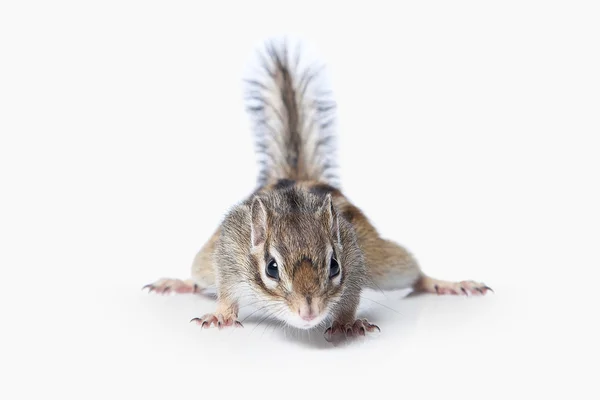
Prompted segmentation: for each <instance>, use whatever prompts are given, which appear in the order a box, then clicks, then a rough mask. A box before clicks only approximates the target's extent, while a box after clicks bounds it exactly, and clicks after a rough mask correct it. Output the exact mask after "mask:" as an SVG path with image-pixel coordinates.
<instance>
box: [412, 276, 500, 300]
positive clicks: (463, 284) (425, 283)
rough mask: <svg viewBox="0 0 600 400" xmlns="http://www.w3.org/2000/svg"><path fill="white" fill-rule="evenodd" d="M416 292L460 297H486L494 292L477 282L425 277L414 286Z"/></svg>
mask: <svg viewBox="0 0 600 400" xmlns="http://www.w3.org/2000/svg"><path fill="white" fill-rule="evenodd" d="M414 289H415V291H418V292H425V293H437V294H455V295H456V294H458V295H466V296H470V295H484V294H486V293H487V292H488V291H491V292H493V290H492V288H491V287H489V286H486V285H485V284H484V283H479V282H475V281H460V282H451V281H442V280H439V279H433V278H430V277H428V276H425V275H424V276H423V277H422V278H421V279H419V280H418V281H417V282H416V283H415V285H414Z"/></svg>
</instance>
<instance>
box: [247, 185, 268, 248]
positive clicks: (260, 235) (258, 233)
mask: <svg viewBox="0 0 600 400" xmlns="http://www.w3.org/2000/svg"><path fill="white" fill-rule="evenodd" d="M250 214H251V215H252V226H251V229H252V230H251V231H250V238H251V243H252V247H257V246H260V245H261V244H263V243H265V240H266V238H267V210H266V209H265V205H264V204H263V203H262V201H260V199H259V198H258V196H254V199H252V205H251V206H250Z"/></svg>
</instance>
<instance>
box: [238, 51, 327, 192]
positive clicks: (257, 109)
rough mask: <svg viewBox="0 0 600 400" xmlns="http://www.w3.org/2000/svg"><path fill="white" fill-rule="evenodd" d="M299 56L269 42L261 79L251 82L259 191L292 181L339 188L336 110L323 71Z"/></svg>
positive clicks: (249, 96)
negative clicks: (305, 181)
mask: <svg viewBox="0 0 600 400" xmlns="http://www.w3.org/2000/svg"><path fill="white" fill-rule="evenodd" d="M299 50H300V46H296V47H295V49H294V51H293V52H292V51H291V49H290V48H289V46H288V44H287V43H286V42H285V41H283V42H279V43H276V42H275V41H271V42H268V43H267V44H266V45H265V48H264V49H263V50H261V51H259V53H258V58H259V64H260V65H259V68H258V70H259V71H257V76H256V77H253V78H252V79H247V80H246V85H247V86H246V97H245V98H246V102H247V110H248V112H249V114H250V116H251V118H252V122H253V130H254V134H255V137H256V151H257V153H258V156H259V163H260V173H259V176H258V185H259V186H263V185H265V184H269V183H274V182H276V181H277V180H279V179H291V180H313V181H320V182H323V183H327V184H329V185H332V186H334V187H337V186H338V178H337V175H336V171H335V170H336V165H335V162H334V161H335V160H334V158H335V154H334V153H335V151H334V150H335V146H334V129H333V128H334V123H335V108H336V104H335V102H334V101H333V99H332V96H331V92H330V91H329V90H327V89H326V87H325V86H326V85H325V82H324V76H323V73H322V71H323V68H322V67H321V66H318V67H315V66H314V65H306V64H305V62H304V60H302V59H301V57H300V51H299ZM303 64H304V65H303Z"/></svg>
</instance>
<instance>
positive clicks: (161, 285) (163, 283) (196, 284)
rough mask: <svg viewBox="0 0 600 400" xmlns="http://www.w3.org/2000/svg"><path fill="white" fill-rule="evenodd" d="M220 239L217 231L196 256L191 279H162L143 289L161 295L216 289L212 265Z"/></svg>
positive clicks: (194, 292) (200, 292)
mask: <svg viewBox="0 0 600 400" xmlns="http://www.w3.org/2000/svg"><path fill="white" fill-rule="evenodd" d="M218 238H219V231H218V230H217V231H216V232H215V233H214V234H213V235H212V237H211V238H210V239H209V240H208V242H206V244H205V245H204V246H202V248H201V249H200V251H199V252H198V253H197V254H196V257H195V258H194V262H193V263H192V274H191V275H192V277H191V278H189V279H186V280H181V279H172V278H162V279H159V280H157V281H156V282H153V283H150V284H148V285H146V286H144V287H143V288H142V289H148V292H156V293H159V294H169V293H193V294H203V292H204V290H206V289H211V288H214V286H215V273H214V268H213V263H212V255H213V253H214V250H215V245H216V242H217V240H218Z"/></svg>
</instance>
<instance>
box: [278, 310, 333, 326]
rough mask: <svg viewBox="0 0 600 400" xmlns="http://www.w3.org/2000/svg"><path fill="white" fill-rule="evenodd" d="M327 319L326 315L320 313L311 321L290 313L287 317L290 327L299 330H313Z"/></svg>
mask: <svg viewBox="0 0 600 400" xmlns="http://www.w3.org/2000/svg"><path fill="white" fill-rule="evenodd" d="M326 317H327V315H326V313H320V314H318V315H315V316H313V317H312V318H311V319H310V320H307V319H306V318H302V317H300V316H299V315H298V314H294V313H291V312H290V313H289V314H288V315H287V318H285V321H286V322H287V323H288V324H289V325H292V326H294V327H296V328H299V329H311V328H314V327H315V326H317V325H319V324H321V323H322V322H323V320H324V319H325V318H326Z"/></svg>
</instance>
